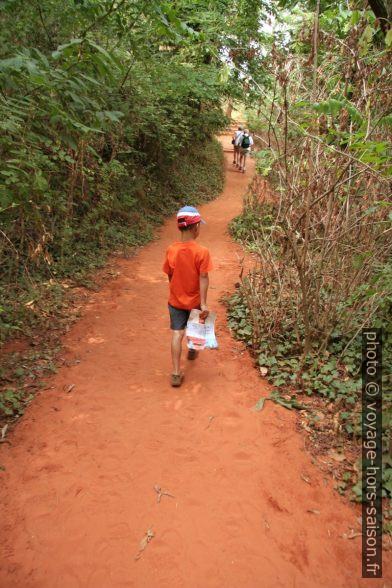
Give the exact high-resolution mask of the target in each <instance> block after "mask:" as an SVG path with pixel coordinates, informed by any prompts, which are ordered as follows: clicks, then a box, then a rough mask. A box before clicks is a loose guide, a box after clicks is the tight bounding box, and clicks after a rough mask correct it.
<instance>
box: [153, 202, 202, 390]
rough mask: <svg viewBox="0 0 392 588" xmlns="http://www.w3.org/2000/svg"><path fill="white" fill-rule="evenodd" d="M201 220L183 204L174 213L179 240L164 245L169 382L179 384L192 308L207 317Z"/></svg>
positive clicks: (195, 210)
mask: <svg viewBox="0 0 392 588" xmlns="http://www.w3.org/2000/svg"><path fill="white" fill-rule="evenodd" d="M200 223H204V221H203V220H202V219H201V216H200V213H199V211H198V210H197V209H196V208H194V207H193V206H184V207H183V208H181V209H180V210H179V211H178V213H177V226H178V229H179V230H180V232H181V241H177V242H176V243H173V244H172V245H170V246H169V247H168V248H167V251H166V256H165V261H164V264H163V271H164V272H165V273H166V274H167V275H168V277H169V283H170V286H169V288H170V294H169V303H168V306H169V315H170V328H171V329H172V342H171V354H172V362H173V373H172V376H171V385H172V386H175V387H178V386H181V384H182V381H183V379H184V374H183V372H181V370H180V361H181V349H182V340H183V338H184V333H185V328H186V324H187V322H188V318H189V315H190V312H191V310H192V308H199V309H200V310H201V311H202V312H201V314H200V319H201V320H205V319H206V318H207V316H208V313H209V311H208V307H207V290H208V284H209V279H208V272H210V271H211V270H212V262H211V257H210V253H209V251H208V249H207V248H206V247H203V246H202V245H199V244H198V243H196V239H197V237H198V236H199V234H200ZM195 357H196V352H195V351H194V350H191V349H190V350H189V351H188V359H195Z"/></svg>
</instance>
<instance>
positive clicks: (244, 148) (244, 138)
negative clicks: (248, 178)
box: [238, 129, 253, 173]
mask: <svg viewBox="0 0 392 588" xmlns="http://www.w3.org/2000/svg"><path fill="white" fill-rule="evenodd" d="M238 142H239V143H240V171H242V173H245V170H246V158H247V157H248V155H249V153H250V150H251V147H252V145H253V139H252V137H251V136H250V135H249V131H248V129H245V130H244V132H243V133H242V134H241V136H240V137H239V139H238Z"/></svg>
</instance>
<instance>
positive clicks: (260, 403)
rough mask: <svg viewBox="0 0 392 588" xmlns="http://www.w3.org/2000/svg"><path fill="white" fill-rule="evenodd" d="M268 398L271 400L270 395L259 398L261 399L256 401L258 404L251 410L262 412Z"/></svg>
mask: <svg viewBox="0 0 392 588" xmlns="http://www.w3.org/2000/svg"><path fill="white" fill-rule="evenodd" d="M266 400H269V398H268V397H265V398H259V400H258V401H257V402H256V404H255V405H254V406H253V407H252V408H251V410H252V411H253V412H260V411H261V410H263V408H264V403H265V401H266Z"/></svg>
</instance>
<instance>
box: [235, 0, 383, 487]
mask: <svg viewBox="0 0 392 588" xmlns="http://www.w3.org/2000/svg"><path fill="white" fill-rule="evenodd" d="M359 5H360V3H358V7H359ZM353 8H354V5H353ZM282 23H284V27H283V24H282ZM384 25H385V26H384ZM389 26H390V24H389V23H388V22H386V21H385V22H384V23H383V26H381V25H380V21H379V20H376V19H375V15H374V13H373V12H372V11H371V10H362V11H360V10H355V9H352V10H348V9H347V6H346V5H345V4H344V3H335V5H332V6H331V4H329V5H328V8H326V9H324V10H323V7H322V6H320V4H319V3H317V4H316V6H315V8H314V10H312V11H311V12H303V11H301V12H300V11H291V12H290V13H283V14H282V15H281V20H280V21H279V22H277V23H276V27H277V33H276V36H275V39H274V43H273V45H272V47H271V51H270V53H269V55H268V57H266V58H265V60H266V61H267V63H268V71H269V74H270V84H269V85H266V84H264V86H260V84H258V83H256V82H254V83H253V87H252V89H251V90H250V94H253V95H251V96H250V97H249V106H250V108H249V113H248V116H249V121H250V124H251V126H252V127H253V130H254V131H255V133H256V135H257V136H258V140H259V144H260V150H259V152H258V153H257V169H258V173H259V177H260V176H261V178H266V179H268V181H269V183H270V186H271V187H272V195H270V196H269V198H267V199H266V198H265V192H264V191H260V190H259V189H258V188H257V183H260V179H259V180H258V182H256V183H255V185H254V186H253V188H251V190H250V191H249V193H248V195H247V198H246V201H245V210H244V213H243V215H241V216H240V217H239V218H237V219H235V221H234V222H233V223H232V226H231V230H232V234H233V235H234V236H235V237H237V238H238V239H239V240H241V241H242V242H243V243H244V244H245V245H246V246H247V247H248V248H249V250H250V251H252V252H253V254H254V258H255V267H254V270H253V271H252V272H251V273H250V274H249V275H248V276H247V277H246V278H245V279H244V280H243V283H242V285H241V287H240V289H239V290H238V292H237V293H236V294H235V296H234V297H233V298H232V300H231V304H230V310H229V317H230V321H231V324H232V326H233V328H234V329H235V330H236V333H237V335H238V336H239V337H240V338H242V339H243V340H245V341H246V342H247V343H248V344H249V345H250V346H251V347H252V349H253V351H254V353H255V357H256V360H257V363H258V365H259V367H260V370H261V372H262V373H263V374H264V375H267V377H268V379H269V380H270V382H271V383H272V384H273V386H274V388H275V390H276V391H277V392H278V393H280V394H287V392H288V391H291V398H292V399H294V402H297V401H296V400H295V394H296V393H298V392H302V393H305V394H306V395H308V396H315V395H316V396H321V397H322V398H324V399H325V404H324V406H325V411H324V413H322V412H321V413H320V412H319V413H318V416H317V417H316V419H313V421H312V423H313V424H315V423H316V421H317V420H320V419H322V422H318V423H317V429H318V437H319V438H320V437H321V436H322V434H323V432H324V433H325V434H326V435H328V436H329V437H330V439H333V438H334V437H335V438H336V439H337V440H339V439H340V441H342V440H344V439H346V440H351V441H354V442H355V440H356V439H358V438H359V437H360V435H361V403H360V389H361V382H360V373H361V372H360V362H361V335H360V334H361V328H362V327H364V326H372V327H382V328H383V334H384V366H383V368H384V384H385V391H387V389H388V383H390V379H391V367H392V366H391V361H390V351H391V347H392V331H391V325H390V322H389V319H390V314H391V301H392V298H391V285H392V267H391V261H390V259H391V257H390V256H391V248H392V241H391V219H392V213H391V200H390V196H391V178H392V150H391V141H390V139H391V128H392V99H391V92H390V89H391V85H392V68H391V45H392V31H391V29H390V28H389ZM280 34H281V35H282V36H281V38H280V39H281V41H280V42H279V35H280ZM250 86H251V84H250ZM255 97H257V99H256V98H255ZM257 101H258V102H257ZM252 107H253V108H252ZM286 402H287V401H286ZM297 404H298V403H297ZM384 405H385V413H384V420H383V427H384V449H385V459H384V495H385V494H386V493H391V492H392V462H391V457H390V431H391V424H392V404H391V397H390V396H389V395H388V393H387V392H385V395H384ZM302 408H303V406H302ZM327 409H328V410H327ZM326 415H327V416H326ZM324 442H325V439H324V441H323V443H324ZM329 445H330V443H329ZM327 446H328V443H327ZM358 470H359V468H358V464H357V467H356V470H352V471H351V472H350V471H349V472H346V477H345V478H344V480H343V481H342V483H341V488H343V489H344V488H345V487H346V486H347V485H348V482H349V481H350V480H351V481H352V482H353V483H355V492H356V495H357V496H360V494H361V483H360V481H358ZM357 482H358V483H357Z"/></svg>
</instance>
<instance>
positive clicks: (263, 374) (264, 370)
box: [259, 366, 268, 377]
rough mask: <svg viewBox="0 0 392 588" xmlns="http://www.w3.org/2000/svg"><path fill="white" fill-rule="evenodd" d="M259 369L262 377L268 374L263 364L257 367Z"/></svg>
mask: <svg viewBox="0 0 392 588" xmlns="http://www.w3.org/2000/svg"><path fill="white" fill-rule="evenodd" d="M259 370H260V374H261V375H262V376H263V377H264V376H266V375H267V374H268V368H266V367H264V366H263V367H260V368H259Z"/></svg>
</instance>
